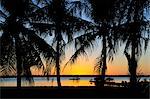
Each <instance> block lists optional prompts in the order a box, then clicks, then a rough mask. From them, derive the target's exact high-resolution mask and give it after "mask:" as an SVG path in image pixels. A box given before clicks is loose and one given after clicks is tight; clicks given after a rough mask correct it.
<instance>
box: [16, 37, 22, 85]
mask: <svg viewBox="0 0 150 99" xmlns="http://www.w3.org/2000/svg"><path fill="white" fill-rule="evenodd" d="M18 43H19V37H18V36H16V37H15V47H16V60H17V66H16V67H17V87H18V88H21V72H22V68H21V65H22V59H21V58H22V57H21V52H20V48H19V44H18Z"/></svg>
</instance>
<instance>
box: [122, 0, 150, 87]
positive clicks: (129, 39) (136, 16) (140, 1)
mask: <svg viewBox="0 0 150 99" xmlns="http://www.w3.org/2000/svg"><path fill="white" fill-rule="evenodd" d="M149 5H150V1H149V0H131V2H130V5H129V9H128V16H127V22H126V23H125V25H126V29H125V33H124V35H123V41H124V42H126V43H125V44H126V46H125V50H124V54H125V56H126V58H127V61H128V66H129V73H130V75H131V76H130V83H131V87H136V83H137V77H136V70H137V67H138V61H139V58H140V56H141V55H142V50H143V49H142V47H143V46H142V45H143V44H144V50H145V51H146V49H147V46H148V42H149V36H148V35H149V32H148V31H149V28H148V27H149V23H150V22H149V21H148V20H147V19H146V18H145V17H144V10H145V9H147V8H148V7H150V6H149Z"/></svg>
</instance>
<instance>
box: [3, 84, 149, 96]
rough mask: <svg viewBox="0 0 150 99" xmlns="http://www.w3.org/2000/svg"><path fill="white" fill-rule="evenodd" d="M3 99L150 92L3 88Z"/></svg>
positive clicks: (111, 88) (88, 88) (107, 88)
mask: <svg viewBox="0 0 150 99" xmlns="http://www.w3.org/2000/svg"><path fill="white" fill-rule="evenodd" d="M1 98H136V99H137V98H147V99H149V92H146V93H145V92H143V91H139V90H131V89H128V88H117V87H105V88H96V87H63V88H61V89H59V88H57V87H22V88H20V89H17V88H16V87H1Z"/></svg>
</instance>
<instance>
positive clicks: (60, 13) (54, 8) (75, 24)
mask: <svg viewBox="0 0 150 99" xmlns="http://www.w3.org/2000/svg"><path fill="white" fill-rule="evenodd" d="M41 2H43V1H41ZM37 3H40V1H38V2H37ZM74 3H75V2H74ZM69 4H73V2H69V0H45V1H44V4H43V7H41V8H39V10H38V11H37V12H35V15H36V13H39V12H40V13H41V17H38V18H34V21H35V23H33V28H35V29H36V30H38V31H42V30H43V29H46V30H47V31H44V32H43V33H44V34H49V35H50V36H52V37H53V42H52V45H53V46H54V47H53V48H54V49H55V51H56V57H55V60H56V63H55V64H54V65H55V68H56V75H57V84H58V87H59V88H60V87H61V81H60V64H61V60H62V58H64V54H65V53H64V51H65V45H66V44H67V42H66V40H67V41H68V42H70V41H72V39H73V37H72V36H73V34H74V32H77V31H80V30H81V29H84V25H85V22H86V21H84V20H82V19H81V18H78V17H76V16H75V15H74V13H73V12H72V8H70V6H69ZM33 16H34V15H33ZM43 19H45V20H43ZM40 33H41V32H40ZM64 36H66V37H67V39H64ZM48 72H49V71H48ZM47 74H48V73H47Z"/></svg>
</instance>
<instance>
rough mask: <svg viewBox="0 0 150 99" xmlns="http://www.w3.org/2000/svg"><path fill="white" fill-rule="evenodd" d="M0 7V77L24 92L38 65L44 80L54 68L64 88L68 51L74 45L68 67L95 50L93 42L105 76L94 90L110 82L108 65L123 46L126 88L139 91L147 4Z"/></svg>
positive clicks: (60, 1)
mask: <svg viewBox="0 0 150 99" xmlns="http://www.w3.org/2000/svg"><path fill="white" fill-rule="evenodd" d="M0 3H1V4H0V5H1V7H0V33H1V37H0V46H1V47H0V51H1V53H0V54H1V55H0V63H1V64H0V72H1V74H2V75H5V76H9V75H16V76H17V87H21V76H22V75H24V76H26V79H27V80H28V81H29V82H31V83H32V82H33V78H32V77H30V76H31V75H32V74H31V70H30V67H31V66H34V65H35V66H37V67H38V68H42V69H43V75H50V73H51V69H52V67H54V68H55V69H56V75H57V84H58V87H61V81H60V70H61V68H60V67H61V66H60V65H61V62H62V61H63V59H64V57H65V47H66V46H70V45H71V44H72V45H74V47H75V49H76V51H75V53H74V54H73V55H72V57H71V58H70V60H69V61H68V62H67V63H66V66H67V65H68V64H73V63H74V62H75V61H76V60H77V59H78V56H79V55H81V54H84V55H86V54H87V53H86V49H88V48H94V45H93V44H94V42H95V41H99V43H101V44H102V46H101V48H102V50H101V51H100V52H101V54H100V55H99V57H98V58H97V60H98V61H97V63H96V66H95V72H98V73H99V74H100V75H101V76H100V77H97V78H95V85H96V86H101V87H104V84H105V83H106V82H107V83H108V81H106V78H105V75H106V70H107V62H109V61H113V58H114V55H115V54H116V53H117V51H118V49H119V47H120V45H122V44H125V49H124V55H125V56H126V58H127V61H128V68H129V73H130V84H129V85H128V84H127V83H126V82H122V84H123V86H124V87H125V88H126V87H127V86H130V87H131V88H132V89H134V88H135V87H136V88H139V83H138V81H137V72H136V70H137V67H138V62H139V59H140V57H141V55H142V53H143V51H146V50H147V46H148V43H149V40H150V37H149V35H150V32H149V31H150V28H149V27H150V20H148V19H147V18H146V17H145V15H144V13H148V10H149V9H150V1H149V0H78V1H76V0H1V1H0ZM83 16H84V17H86V18H89V21H87V20H86V18H83ZM44 37H49V39H51V41H52V43H51V42H48V43H47V42H46V41H45V39H44ZM69 44H70V45H69ZM42 60H44V61H45V62H46V63H45V64H44V62H43V61H42ZM107 80H111V79H107ZM140 84H142V83H140ZM144 84H146V83H144ZM144 84H142V86H144V87H146V88H147V85H144ZM140 86H141V85H140Z"/></svg>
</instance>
